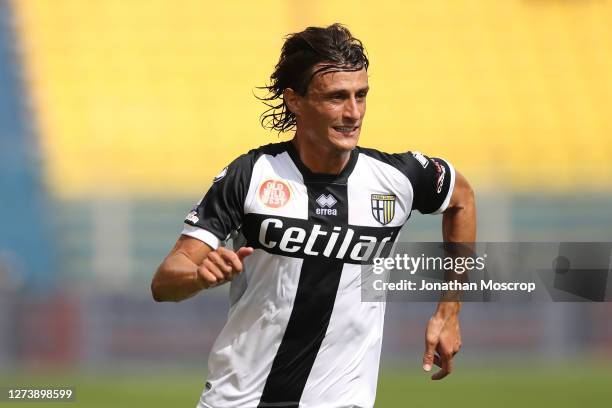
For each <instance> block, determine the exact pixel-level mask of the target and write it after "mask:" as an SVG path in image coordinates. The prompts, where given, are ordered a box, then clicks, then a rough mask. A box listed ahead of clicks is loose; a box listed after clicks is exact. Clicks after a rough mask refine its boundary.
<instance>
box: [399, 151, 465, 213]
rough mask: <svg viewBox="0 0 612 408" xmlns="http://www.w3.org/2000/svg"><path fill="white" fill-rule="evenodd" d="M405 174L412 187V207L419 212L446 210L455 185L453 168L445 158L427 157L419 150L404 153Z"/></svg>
mask: <svg viewBox="0 0 612 408" xmlns="http://www.w3.org/2000/svg"><path fill="white" fill-rule="evenodd" d="M404 156H405V158H404V160H405V161H406V162H407V164H408V166H407V173H408V174H407V176H408V178H409V179H410V183H411V184H412V189H413V194H414V197H413V201H412V209H415V210H418V211H419V212H420V213H421V214H439V213H441V212H443V211H444V210H446V208H447V207H448V204H449V202H450V198H451V195H452V194H453V188H454V186H455V169H454V168H453V166H452V165H451V164H450V163H449V162H447V161H446V160H443V159H440V158H437V157H427V156H425V155H423V154H422V153H420V152H408V153H405V154H404Z"/></svg>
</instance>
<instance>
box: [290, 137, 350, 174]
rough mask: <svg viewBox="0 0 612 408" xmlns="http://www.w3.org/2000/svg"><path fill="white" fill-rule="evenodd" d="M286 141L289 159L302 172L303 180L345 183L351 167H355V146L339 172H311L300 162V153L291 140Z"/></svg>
mask: <svg viewBox="0 0 612 408" xmlns="http://www.w3.org/2000/svg"><path fill="white" fill-rule="evenodd" d="M286 143H287V152H288V153H289V156H290V157H291V160H293V163H294V164H295V166H296V167H297V168H298V170H299V171H300V173H301V174H302V177H303V178H304V181H324V182H327V183H342V184H346V183H347V182H348V178H349V176H350V175H351V173H352V172H353V169H354V168H355V164H356V163H357V158H358V157H359V153H358V152H357V149H356V148H355V149H353V150H351V157H349V161H348V162H347V163H346V166H344V168H343V169H342V171H341V172H340V173H339V174H327V173H313V172H312V171H310V169H309V168H308V167H306V165H305V164H304V163H302V160H301V159H300V155H299V153H298V151H297V150H296V148H295V146H294V145H293V143H291V141H288V142H286Z"/></svg>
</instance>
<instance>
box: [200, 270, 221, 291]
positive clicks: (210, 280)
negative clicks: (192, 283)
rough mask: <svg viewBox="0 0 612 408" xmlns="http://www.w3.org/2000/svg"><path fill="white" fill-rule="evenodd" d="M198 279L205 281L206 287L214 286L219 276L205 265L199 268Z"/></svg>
mask: <svg viewBox="0 0 612 408" xmlns="http://www.w3.org/2000/svg"><path fill="white" fill-rule="evenodd" d="M198 279H199V280H200V281H201V282H203V283H204V288H205V289H207V288H209V287H211V286H214V285H216V284H217V283H218V282H219V281H218V279H217V277H216V276H215V275H213V274H212V273H211V272H210V271H209V270H208V269H206V268H204V267H200V268H198Z"/></svg>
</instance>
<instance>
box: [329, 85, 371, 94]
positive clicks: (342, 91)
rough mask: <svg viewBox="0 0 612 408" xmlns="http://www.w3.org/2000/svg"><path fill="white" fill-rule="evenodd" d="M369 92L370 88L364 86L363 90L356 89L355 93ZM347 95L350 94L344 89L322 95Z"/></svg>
mask: <svg viewBox="0 0 612 408" xmlns="http://www.w3.org/2000/svg"><path fill="white" fill-rule="evenodd" d="M369 90H370V87H369V86H366V87H364V88H361V89H358V90H357V91H356V92H355V93H362V92H368V91H369ZM349 93H350V92H349V91H348V90H346V89H336V90H333V91H328V92H325V93H324V95H325V96H330V95H347V94H349Z"/></svg>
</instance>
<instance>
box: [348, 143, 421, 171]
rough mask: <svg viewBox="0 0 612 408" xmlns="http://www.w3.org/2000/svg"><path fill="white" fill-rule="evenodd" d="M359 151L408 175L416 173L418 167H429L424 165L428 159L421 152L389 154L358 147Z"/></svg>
mask: <svg viewBox="0 0 612 408" xmlns="http://www.w3.org/2000/svg"><path fill="white" fill-rule="evenodd" d="M357 151H358V152H359V153H360V154H363V155H365V156H367V157H369V158H371V159H373V160H377V161H379V162H382V163H385V164H388V165H390V166H392V167H395V168H396V169H398V170H400V171H401V172H402V173H404V174H406V175H408V174H410V173H412V172H414V171H415V170H416V169H417V168H418V166H426V165H427V164H425V165H423V163H426V162H427V159H426V158H425V156H423V155H422V154H421V153H419V152H411V151H407V152H404V153H387V152H383V151H380V150H377V149H372V148H367V147H360V146H358V147H357ZM421 158H422V159H421Z"/></svg>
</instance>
